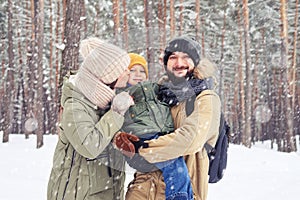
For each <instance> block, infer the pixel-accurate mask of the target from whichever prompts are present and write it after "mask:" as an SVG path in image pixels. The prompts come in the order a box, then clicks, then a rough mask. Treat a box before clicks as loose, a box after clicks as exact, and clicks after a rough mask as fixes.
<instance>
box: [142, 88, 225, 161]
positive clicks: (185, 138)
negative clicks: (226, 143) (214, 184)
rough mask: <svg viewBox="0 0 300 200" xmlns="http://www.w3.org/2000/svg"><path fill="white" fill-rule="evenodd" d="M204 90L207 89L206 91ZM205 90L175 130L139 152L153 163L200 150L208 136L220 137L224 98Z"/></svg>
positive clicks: (150, 142)
mask: <svg viewBox="0 0 300 200" xmlns="http://www.w3.org/2000/svg"><path fill="white" fill-rule="evenodd" d="M203 93H204V92H203ZM203 93H201V94H200V95H198V96H197V98H196V101H195V107H194V111H193V113H192V114H191V115H189V117H187V118H186V121H185V122H184V124H183V125H182V126H181V127H179V128H177V129H176V130H175V131H174V132H172V133H170V134H167V135H164V136H161V137H159V138H158V139H154V140H149V141H147V142H148V143H149V147H148V148H144V149H140V151H139V153H140V154H141V155H142V156H143V157H145V158H146V160H148V161H149V162H151V163H155V162H161V161H166V160H170V159H174V158H177V157H180V156H184V155H188V154H193V153H196V152H198V151H200V150H201V149H202V148H203V146H204V144H205V143H206V142H207V140H208V139H210V138H212V137H217V134H218V130H219V123H220V107H221V105H220V99H219V97H218V95H216V94H215V93H204V94H203Z"/></svg>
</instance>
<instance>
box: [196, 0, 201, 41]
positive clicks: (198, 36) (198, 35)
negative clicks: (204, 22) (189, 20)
mask: <svg viewBox="0 0 300 200" xmlns="http://www.w3.org/2000/svg"><path fill="white" fill-rule="evenodd" d="M195 4H196V5H195V12H196V19H195V22H196V23H195V28H196V40H197V41H199V40H200V34H201V33H200V20H201V17H200V0H196V3H195Z"/></svg>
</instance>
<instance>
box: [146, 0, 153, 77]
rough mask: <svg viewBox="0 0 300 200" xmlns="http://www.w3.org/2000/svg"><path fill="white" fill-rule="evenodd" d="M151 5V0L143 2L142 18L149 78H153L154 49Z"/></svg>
mask: <svg viewBox="0 0 300 200" xmlns="http://www.w3.org/2000/svg"><path fill="white" fill-rule="evenodd" d="M152 5H154V2H153V1H152V0H144V7H145V10H144V16H145V27H146V52H147V59H146V60H147V62H148V68H149V77H150V79H151V78H155V74H156V70H155V68H154V67H155V65H154V64H155V58H154V56H155V49H154V48H153V44H154V41H155V39H154V32H153V23H152V19H153V14H152Z"/></svg>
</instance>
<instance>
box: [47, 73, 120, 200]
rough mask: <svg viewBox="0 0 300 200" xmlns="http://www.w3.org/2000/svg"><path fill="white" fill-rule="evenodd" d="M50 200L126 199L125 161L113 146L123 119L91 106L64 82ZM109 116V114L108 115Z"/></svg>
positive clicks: (48, 196) (49, 192)
mask: <svg viewBox="0 0 300 200" xmlns="http://www.w3.org/2000/svg"><path fill="white" fill-rule="evenodd" d="M61 105H62V107H63V112H62V116H61V122H60V125H59V128H60V131H59V137H58V143H57V146H56V149H55V152H54V158H53V167H52V171H51V175H50V179H49V182H48V191H47V199H48V200H54V199H55V200H63V199H64V200H93V199H95V200H96V199H97V200H99V199H101V200H105V199H107V200H112V199H123V195H124V180H125V174H124V160H123V156H122V155H121V154H120V152H119V151H117V150H115V149H114V148H113V147H112V144H111V143H110V142H111V140H112V138H113V136H114V134H115V133H116V132H117V131H119V129H120V128H121V127H122V124H123V121H124V117H123V116H121V115H119V114H117V113H115V112H113V111H111V110H110V111H108V112H106V111H103V110H100V109H99V108H98V107H97V106H95V105H94V104H92V103H91V102H90V101H89V100H88V99H87V98H85V97H84V96H83V94H82V93H81V92H79V91H78V89H77V88H76V87H75V86H74V84H73V83H72V76H71V77H70V79H68V78H65V80H64V85H63V88H62V98H61ZM105 112H106V113H105Z"/></svg>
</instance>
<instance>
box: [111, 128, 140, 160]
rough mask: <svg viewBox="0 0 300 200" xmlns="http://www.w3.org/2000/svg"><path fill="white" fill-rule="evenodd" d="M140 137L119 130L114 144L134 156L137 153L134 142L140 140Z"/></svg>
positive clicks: (124, 152)
mask: <svg viewBox="0 0 300 200" xmlns="http://www.w3.org/2000/svg"><path fill="white" fill-rule="evenodd" d="M139 140H140V139H139V138H138V137H137V136H135V135H132V134H129V133H125V132H119V133H117V134H116V135H115V136H114V139H113V144H114V146H115V147H116V148H117V149H119V150H120V151H121V152H122V153H123V154H124V155H125V156H128V157H130V158H132V157H133V156H134V154H135V153H137V152H135V146H134V144H133V143H134V142H138V141H139Z"/></svg>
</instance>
